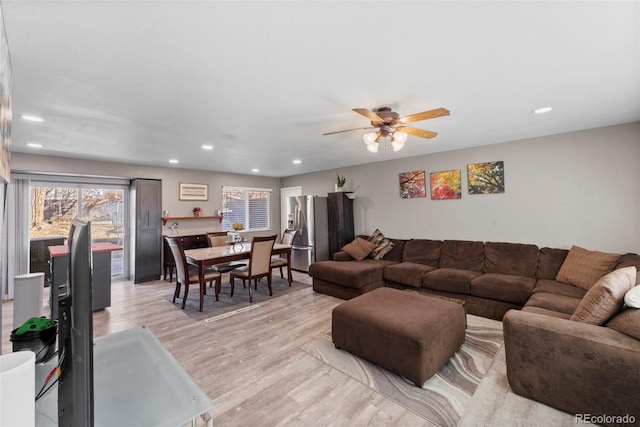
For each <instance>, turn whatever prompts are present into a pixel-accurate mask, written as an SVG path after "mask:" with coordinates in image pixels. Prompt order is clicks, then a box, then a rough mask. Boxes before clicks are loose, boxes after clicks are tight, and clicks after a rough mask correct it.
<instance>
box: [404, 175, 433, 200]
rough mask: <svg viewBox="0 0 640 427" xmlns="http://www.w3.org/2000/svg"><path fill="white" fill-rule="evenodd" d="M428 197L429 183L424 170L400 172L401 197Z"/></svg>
mask: <svg viewBox="0 0 640 427" xmlns="http://www.w3.org/2000/svg"><path fill="white" fill-rule="evenodd" d="M415 197H427V184H426V182H425V174H424V171H413V172H403V173H401V174H400V198H402V199H413V198H415Z"/></svg>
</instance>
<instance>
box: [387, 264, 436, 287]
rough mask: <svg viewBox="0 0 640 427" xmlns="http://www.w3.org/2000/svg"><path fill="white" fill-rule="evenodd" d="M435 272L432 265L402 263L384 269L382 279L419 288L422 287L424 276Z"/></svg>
mask: <svg viewBox="0 0 640 427" xmlns="http://www.w3.org/2000/svg"><path fill="white" fill-rule="evenodd" d="M432 270H434V267H431V266H430V265H424V264H418V263H415V262H400V263H398V264H393V265H389V266H387V267H385V268H384V272H383V274H382V277H383V278H384V280H386V281H387V280H388V281H390V282H396V283H400V284H402V285H406V286H411V287H412V288H419V287H420V286H422V276H424V275H425V273H428V272H429V271H432Z"/></svg>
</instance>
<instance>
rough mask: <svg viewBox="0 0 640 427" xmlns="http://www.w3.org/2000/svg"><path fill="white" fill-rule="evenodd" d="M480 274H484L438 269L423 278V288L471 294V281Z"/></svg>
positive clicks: (453, 269) (454, 269)
mask: <svg viewBox="0 0 640 427" xmlns="http://www.w3.org/2000/svg"><path fill="white" fill-rule="evenodd" d="M480 274H482V273H480V272H479V271H471V270H458V269H456V268H438V269H437V270H433V271H430V272H428V273H427V274H425V275H424V276H423V277H422V287H424V288H427V289H434V290H436V291H445V292H455V293H457V294H469V293H470V292H471V280H472V279H475V278H476V277H478V276H479V275H480Z"/></svg>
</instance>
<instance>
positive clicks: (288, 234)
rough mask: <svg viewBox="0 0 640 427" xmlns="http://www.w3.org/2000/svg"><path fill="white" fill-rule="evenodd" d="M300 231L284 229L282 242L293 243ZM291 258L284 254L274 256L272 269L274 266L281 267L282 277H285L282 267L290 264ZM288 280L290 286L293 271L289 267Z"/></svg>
mask: <svg viewBox="0 0 640 427" xmlns="http://www.w3.org/2000/svg"><path fill="white" fill-rule="evenodd" d="M297 233H298V230H284V233H283V234H282V240H281V242H282V244H283V245H292V244H293V239H295V237H296V234H297ZM289 264H290V263H289V259H288V258H287V257H283V256H282V255H278V256H274V257H271V269H272V270H273V269H274V268H279V269H280V277H281V278H283V279H284V273H283V271H282V267H288V266H289ZM287 270H289V271H287V280H288V281H289V286H291V281H292V277H291V271H290V269H289V268H287Z"/></svg>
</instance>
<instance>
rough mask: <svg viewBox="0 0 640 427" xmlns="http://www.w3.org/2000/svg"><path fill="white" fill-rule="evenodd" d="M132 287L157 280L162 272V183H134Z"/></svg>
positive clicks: (149, 181)
mask: <svg viewBox="0 0 640 427" xmlns="http://www.w3.org/2000/svg"><path fill="white" fill-rule="evenodd" d="M131 185H132V190H133V192H134V194H135V196H134V199H133V200H135V234H134V236H135V241H134V243H133V246H134V261H133V262H134V274H133V276H134V277H133V283H142V282H149V281H151V280H159V279H160V272H161V271H162V181H159V180H155V179H134V180H133V181H132V182H131Z"/></svg>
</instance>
